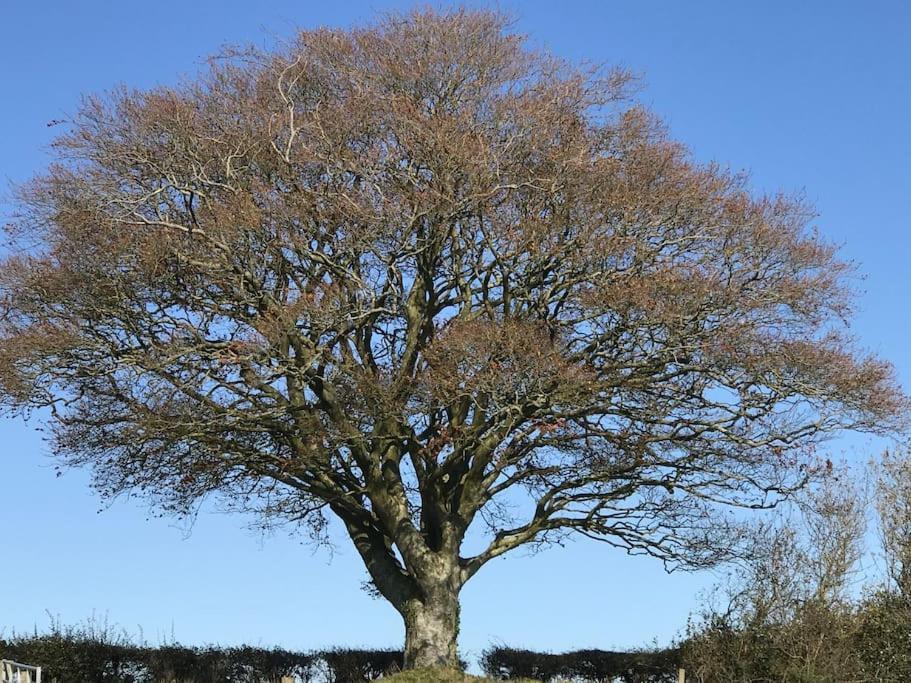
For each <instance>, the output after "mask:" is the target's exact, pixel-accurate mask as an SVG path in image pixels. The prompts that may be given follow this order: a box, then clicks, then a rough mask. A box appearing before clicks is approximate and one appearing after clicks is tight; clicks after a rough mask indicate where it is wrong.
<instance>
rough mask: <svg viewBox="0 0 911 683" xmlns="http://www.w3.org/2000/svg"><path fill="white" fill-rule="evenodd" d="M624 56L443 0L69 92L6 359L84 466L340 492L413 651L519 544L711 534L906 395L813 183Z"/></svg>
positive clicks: (438, 641)
mask: <svg viewBox="0 0 911 683" xmlns="http://www.w3.org/2000/svg"><path fill="white" fill-rule="evenodd" d="M629 84H630V78H629V76H628V74H626V73H624V72H623V71H610V70H604V69H600V70H598V69H595V70H588V69H583V68H580V67H577V66H574V65H572V64H568V63H565V62H564V61H561V60H560V59H557V58H556V57H553V56H551V55H548V54H546V53H542V52H539V51H532V50H530V49H528V48H527V47H526V45H525V43H524V41H523V39H522V37H521V36H518V35H514V34H512V33H510V31H509V28H508V24H507V22H505V21H504V19H503V18H502V17H501V16H499V15H498V14H496V13H492V12H485V11H481V12H468V11H453V12H446V13H437V12H432V11H427V12H414V13H411V14H407V15H400V16H392V17H389V18H386V19H383V20H381V21H378V22H377V23H375V24H373V25H369V26H365V27H361V28H356V29H352V30H346V31H340V30H331V29H320V30H315V31H305V32H302V33H300V34H299V36H298V37H297V38H296V40H294V41H293V42H291V43H290V44H289V45H287V46H285V47H283V48H281V49H280V50H278V51H275V52H270V53H262V52H258V51H255V50H247V51H239V52H234V53H232V54H228V55H224V56H222V58H220V59H217V60H214V61H213V63H212V66H211V69H210V70H209V71H208V72H207V74H206V75H205V76H203V77H201V78H199V79H197V80H194V81H192V82H188V83H186V84H184V85H182V86H180V87H172V88H157V89H154V90H149V91H135V90H129V89H122V90H119V91H117V92H114V93H112V94H110V95H108V96H105V97H98V98H89V99H87V100H86V101H85V104H84V106H83V107H82V108H81V110H80V111H79V113H78V115H76V116H75V117H74V118H73V120H72V121H71V124H70V130H69V131H68V132H66V133H64V134H63V135H62V137H60V139H59V140H58V141H57V142H56V145H55V147H56V150H57V153H58V155H59V160H58V162H57V163H55V164H54V165H53V166H51V167H50V168H49V169H48V170H47V172H46V173H45V174H44V175H42V176H41V177H39V178H37V179H36V180H34V181H33V182H31V183H30V184H28V185H26V186H25V187H23V188H22V189H21V193H20V194H21V200H22V202H21V211H20V213H19V215H18V217H17V218H16V220H15V221H14V224H13V225H12V226H11V227H10V236H11V240H10V244H11V246H12V248H13V249H14V251H13V253H12V254H11V255H10V256H9V257H8V258H7V259H6V260H5V261H4V262H3V264H2V275H0V278H2V282H0V292H2V303H0V315H2V323H0V345H2V348H0V387H2V390H3V391H2V392H0V393H2V395H3V396H4V398H5V400H6V401H7V403H8V404H9V405H10V406H12V407H15V408H18V409H22V410H25V409H28V408H32V407H38V406H44V407H50V409H51V414H52V415H53V418H54V425H55V427H54V430H55V431H54V443H55V447H56V451H57V452H58V453H59V456H60V457H61V459H62V461H63V462H64V463H66V464H69V465H72V466H89V467H91V468H93V470H94V475H95V481H96V482H97V486H98V488H99V490H100V491H101V492H102V493H103V494H104V495H108V496H110V495H115V494H117V493H118V492H122V491H127V490H131V491H136V492H139V493H141V494H145V495H147V496H149V497H151V498H152V499H153V500H154V501H156V502H157V503H159V504H160V505H162V506H163V507H164V509H166V510H168V511H173V512H178V513H179V512H182V511H186V510H188V509H191V508H192V507H193V506H194V505H195V503H196V502H197V501H198V500H200V499H201V498H202V497H203V496H206V495H207V494H214V493H218V494H220V495H221V499H222V500H223V501H225V502H226V503H227V504H229V505H233V506H236V507H237V508H241V509H255V510H259V511H260V512H262V513H264V514H265V515H267V516H268V517H269V518H271V519H275V520H286V521H289V522H293V523H300V524H305V525H309V526H310V528H311V529H312V530H313V531H314V532H315V533H321V531H322V529H323V528H324V523H325V519H326V517H325V515H326V514H329V513H331V514H334V515H336V516H337V517H338V518H339V519H340V520H341V521H342V522H343V523H344V526H345V528H346V529H347V531H348V533H349V534H350V536H351V539H352V540H353V542H354V545H355V547H356V548H357V551H358V552H359V553H360V555H361V557H362V558H363V560H364V562H365V564H366V566H367V569H368V571H369V573H370V576H371V578H372V581H373V583H374V584H375V586H376V589H377V590H378V591H379V593H381V594H382V595H383V596H384V597H385V598H387V599H388V600H389V601H390V602H391V603H392V604H393V605H394V606H395V607H396V609H397V610H398V611H399V612H400V613H401V614H402V616H403V618H404V621H405V628H406V645H405V649H406V662H407V664H408V665H409V666H419V665H420V666H424V665H433V664H449V665H452V664H455V663H456V662H457V661H458V660H457V653H456V635H457V630H458V619H459V602H458V595H459V590H460V589H461V587H462V586H463V585H464V584H465V582H466V581H467V580H468V579H469V578H470V577H472V576H473V575H474V574H475V573H476V572H477V571H478V570H479V569H480V568H481V567H482V566H484V564H486V563H487V562H489V561H491V560H492V559H494V558H495V557H497V556H500V555H503V554H504V553H506V552H508V551H510V550H513V549H514V548H517V547H520V546H523V545H526V544H531V543H546V542H550V541H554V540H558V539H560V538H561V537H563V536H564V535H566V534H570V533H577V534H582V535H584V536H588V537H591V538H595V539H598V540H601V541H605V542H607V543H608V544H610V545H612V546H616V547H618V548H622V549H624V550H626V551H629V552H635V553H648V554H650V555H653V556H655V557H657V558H660V559H661V560H663V561H665V562H666V563H667V565H668V566H669V567H671V568H673V567H701V566H707V565H711V564H713V563H715V562H717V561H719V560H720V559H723V558H725V557H726V556H727V555H728V553H729V551H730V549H731V548H733V547H735V540H736V539H735V538H734V537H733V534H732V532H734V531H735V530H736V525H735V523H734V521H733V520H732V517H733V516H732V514H731V512H730V511H731V507H732V506H739V507H763V506H770V505H774V504H775V502H776V501H777V500H778V499H780V498H781V497H782V496H786V495H787V494H788V493H789V492H791V491H793V490H794V489H796V488H799V487H800V486H802V485H803V484H804V483H805V482H806V481H807V480H808V479H809V478H810V477H812V476H813V474H814V473H815V472H818V471H820V470H821V469H824V467H825V464H824V462H821V458H820V457H819V456H817V455H816V453H815V452H814V447H815V445H816V444H817V443H818V442H819V441H820V440H821V439H823V438H825V437H826V436H827V435H829V434H831V433H832V432H833V431H836V430H839V429H845V428H848V429H860V430H881V431H888V430H891V429H894V428H895V427H896V426H897V424H898V422H899V419H900V417H901V415H902V413H903V412H904V408H905V399H904V398H903V396H902V395H901V393H900V391H899V390H898V389H897V388H896V386H895V383H894V381H893V378H892V371H891V369H890V367H889V366H888V364H886V363H884V362H881V361H879V360H877V359H875V358H873V357H870V356H867V355H865V354H864V353H862V352H860V351H858V350H857V349H855V348H854V346H853V345H852V342H851V340H850V339H849V338H848V337H847V336H846V334H845V333H844V332H843V330H841V328H842V323H841V321H842V320H844V319H846V318H847V317H848V316H849V314H850V307H851V293H850V291H849V287H848V285H847V279H846V278H847V277H848V276H849V275H850V267H849V266H848V265H846V264H844V263H842V262H841V261H840V260H839V259H838V258H837V255H836V254H835V250H834V249H833V248H832V247H831V246H829V245H827V244H826V243H825V242H824V241H822V240H821V239H819V238H818V237H817V236H816V235H815V234H814V233H813V232H812V231H811V230H809V229H808V224H809V221H811V220H812V213H811V211H810V209H809V208H808V207H807V206H806V205H805V204H804V202H802V201H801V200H800V199H794V198H789V197H786V196H771V197H764V196H763V197H756V196H753V195H752V194H751V193H750V192H749V191H748V189H747V187H746V182H745V179H744V178H742V177H741V176H739V175H735V174H731V173H729V172H726V171H724V170H723V169H720V168H718V167H716V166H713V165H707V166H706V165H699V164H696V163H694V162H693V161H692V160H690V158H689V157H688V154H687V152H686V150H685V149H684V148H683V147H682V146H681V145H680V144H678V143H676V142H674V141H673V140H671V139H669V138H668V136H667V135H666V133H665V131H664V130H663V128H662V126H661V125H660V124H659V123H658V122H657V121H656V120H655V118H654V117H653V116H651V115H650V114H649V113H648V112H647V111H645V110H644V109H643V108H641V107H639V106H636V105H635V103H634V102H632V101H631V100H630V95H629ZM469 527H472V528H473V529H477V531H478V534H482V533H484V534H486V538H487V541H486V543H487V545H486V547H485V548H484V549H483V550H481V551H480V552H478V553H477V554H473V555H470V556H463V555H462V554H461V553H460V548H461V546H462V541H463V539H464V538H465V535H466V532H467V531H468V529H469ZM472 533H474V531H473V532H472Z"/></svg>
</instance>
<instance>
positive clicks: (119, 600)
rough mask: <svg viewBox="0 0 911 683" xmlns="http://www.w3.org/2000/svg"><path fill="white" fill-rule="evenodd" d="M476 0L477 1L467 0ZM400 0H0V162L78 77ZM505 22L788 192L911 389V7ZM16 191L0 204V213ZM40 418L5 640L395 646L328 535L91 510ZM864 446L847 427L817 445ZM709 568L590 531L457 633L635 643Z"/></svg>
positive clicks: (702, 583)
mask: <svg viewBox="0 0 911 683" xmlns="http://www.w3.org/2000/svg"><path fill="white" fill-rule="evenodd" d="M472 4H483V3H469V5H472ZM408 5H409V3H392V2H380V1H373V2H359V1H356V0H347V1H346V2H333V3H327V2H306V1H304V0H299V1H298V2H288V1H284V0H281V1H279V0H276V1H273V2H261V3H252V2H239V1H234V0H221V1H219V2H214V1H209V0H205V1H199V2H176V1H175V0H158V1H157V2H155V3H140V2H114V1H113V0H111V1H110V2H102V1H100V0H81V2H78V3H68V2H48V1H47V0H43V1H42V0H32V1H30V2H25V1H24V0H8V1H7V2H5V3H4V7H3V13H2V21H0V92H2V93H3V96H4V97H3V106H2V107H0V141H2V146H0V149H2V157H0V177H2V179H3V180H4V181H12V182H15V181H21V180H24V179H26V178H28V177H29V176H30V175H31V174H33V173H35V172H37V171H39V170H40V169H41V168H42V166H43V165H45V164H46V163H47V162H48V159H49V156H48V155H47V153H46V149H45V148H46V145H47V143H48V142H49V141H50V139H51V136H52V135H53V129H49V128H47V126H46V123H47V122H48V121H50V120H52V119H56V118H62V117H63V116H65V115H66V114H67V113H68V112H71V111H73V110H74V108H75V106H76V104H77V102H78V98H79V96H80V94H81V93H87V92H93V91H99V90H104V89H106V88H109V87H111V86H113V85H115V84H117V83H120V82H124V83H127V84H129V85H133V86H140V87H144V86H151V85H154V84H157V83H173V82H175V81H176V80H177V79H178V78H179V77H180V76H182V75H187V74H192V73H193V72H194V71H195V70H197V69H198V68H199V67H200V64H201V61H202V59H203V58H204V57H205V56H206V55H207V54H210V53H211V52H213V51H215V50H217V49H218V47H219V46H220V45H222V44H224V43H238V42H250V41H253V42H256V43H258V44H260V45H264V44H265V45H268V44H269V43H270V42H272V41H273V40H274V39H275V38H276V37H278V38H280V37H284V36H288V35H290V34H291V33H292V32H293V30H294V28H295V26H300V27H312V26H317V25H335V26H345V25H350V24H352V23H358V22H362V21H366V20H369V19H370V17H371V16H373V15H374V14H375V13H376V12H377V11H382V10H385V9H389V8H395V7H407V6H408ZM497 6H498V7H500V8H501V9H505V10H507V11H512V12H513V13H514V14H515V15H516V17H517V28H518V30H520V31H522V32H525V33H528V34H530V36H531V40H532V42H533V44H535V45H539V46H544V47H547V48H550V49H552V50H553V51H555V52H556V53H558V54H560V55H562V56H565V57H569V58H572V59H589V60H593V61H598V62H608V63H620V64H623V65H625V66H627V67H630V68H632V69H633V70H635V71H636V72H639V73H641V74H642V75H643V76H644V89H643V91H642V93H641V99H642V100H643V101H644V102H645V103H646V104H647V105H649V106H650V107H652V108H653V109H654V110H655V111H656V112H657V113H658V114H660V115H661V116H662V117H663V118H664V119H665V121H666V122H667V123H668V125H669V126H670V129H671V131H672V133H673V134H674V136H676V137H677V138H679V139H681V140H683V141H684V142H686V143H687V144H688V145H689V146H690V147H691V148H692V149H693V152H694V155H695V156H696V157H697V158H699V159H702V160H717V161H719V162H721V163H722V164H726V165H729V166H731V167H732V168H734V169H746V170H748V171H749V172H750V173H751V174H752V178H753V185H754V187H755V188H756V189H757V190H760V191H776V190H779V189H784V190H789V191H790V190H796V191H804V192H805V193H806V195H807V196H808V197H809V199H810V200H811V201H813V202H814V203H815V204H816V206H817V208H818V210H819V213H820V217H819V220H818V224H819V227H820V230H821V231H822V232H823V233H824V234H825V235H826V236H828V237H829V238H830V239H832V240H834V241H836V242H838V243H840V244H844V247H843V254H844V256H845V257H846V258H849V259H853V260H856V261H857V262H858V263H859V264H860V266H861V270H862V272H864V273H865V274H866V276H867V277H866V280H865V281H864V282H863V283H862V285H861V289H862V290H863V294H862V296H861V298H860V310H859V313H858V315H857V317H856V319H855V324H854V326H853V329H854V332H855V334H856V335H857V336H858V338H859V339H860V340H861V342H862V343H863V344H864V345H865V346H867V347H868V348H870V349H873V350H874V351H876V352H878V353H880V354H881V355H883V356H885V357H887V358H889V359H891V360H892V361H893V362H894V363H895V365H896V366H897V368H898V371H899V375H900V378H901V379H902V381H903V384H904V385H905V386H906V387H911V349H909V343H908V331H909V329H911V325H909V322H911V312H909V308H908V306H907V297H908V295H909V294H911V267H909V265H908V255H909V251H911V231H909V218H908V216H909V212H908V210H907V206H906V205H907V201H908V199H909V198H911V171H909V160H911V131H909V122H911V56H909V55H911V52H909V50H908V47H907V40H908V35H909V33H911V6H909V5H908V4H907V3H904V2H900V1H898V0H896V1H894V2H888V1H868V2H864V3H861V2H843V1H842V2H840V1H827V2H826V1H822V0H816V1H813V2H800V3H795V2H789V1H784V0H775V1H765V2H761V3H760V2H749V3H748V2H740V3H732V2H721V1H718V2H715V1H712V2H709V1H705V0H701V1H695V2H671V1H670V0H667V1H666V2H654V1H648V2H629V1H626V2H617V1H614V0H602V1H600V2H595V1H591V2H582V1H577V2H561V3H557V2H521V3H520V2H518V1H516V0H512V1H508V2H507V1H503V2H500V3H498V5H497ZM8 211H9V205H8V204H5V205H3V206H2V207H0V213H2V214H7V213H8ZM39 427H40V420H38V419H34V420H32V421H31V422H30V423H29V424H28V425H25V424H23V423H22V421H19V420H12V421H0V544H2V548H0V557H2V558H3V559H2V561H0V635H2V634H3V632H4V631H3V629H5V632H6V633H9V632H10V631H11V630H12V629H16V630H24V629H30V628H31V627H32V626H33V625H37V626H38V627H39V628H41V627H43V626H46V625H47V623H48V618H47V615H46V613H45V611H49V612H50V613H52V614H54V615H59V616H60V617H61V618H62V619H63V620H64V621H67V622H73V621H78V620H81V619H84V618H86V617H88V616H90V615H91V614H92V613H93V612H95V613H96V614H107V615H108V617H109V619H110V620H111V621H114V622H117V623H119V624H121V625H122V626H124V627H125V628H126V629H128V630H129V631H131V632H133V633H137V632H139V631H140V630H141V632H142V634H143V635H144V637H145V638H147V639H149V640H151V641H153V642H157V641H159V640H161V639H162V638H170V637H171V635H172V634H173V636H174V637H176V638H177V639H179V640H181V641H183V642H187V643H205V642H218V643H222V644H237V643H242V642H249V643H253V644H257V643H261V644H266V645H272V644H278V645H282V646H285V647H290V648H300V649H310V648H316V647H322V646H328V645H352V646H356V645H369V646H373V645H376V646H380V645H398V644H399V642H400V639H401V636H402V627H401V625H400V621H399V618H398V616H397V614H396V613H395V612H394V611H393V609H392V608H391V607H389V606H388V605H386V604H385V603H384V602H381V601H377V600H374V599H372V598H370V597H369V596H368V595H367V594H366V593H364V592H363V591H362V590H361V589H360V588H359V586H360V584H361V582H362V581H363V580H364V579H365V578H366V573H365V571H364V570H363V569H362V567H361V566H360V563H359V560H358V559H357V557H356V555H355V553H354V551H353V549H352V548H350V547H349V545H348V544H347V541H346V539H345V538H344V537H342V536H337V544H336V547H335V549H334V550H333V551H331V552H330V551H327V550H325V549H320V550H314V549H313V548H310V547H308V546H307V545H305V544H302V543H301V542H299V541H296V540H294V539H292V538H289V537H288V536H287V535H284V534H281V533H278V534H274V535H271V536H266V537H264V536H262V535H259V534H257V533H254V532H251V531H249V530H246V529H245V528H244V520H242V519H238V518H237V517H232V516H226V515H220V514H216V513H214V512H211V511H208V512H204V514H202V515H201V516H200V518H199V519H198V521H197V523H196V525H195V526H194V528H193V529H192V533H190V534H187V533H186V531H185V530H184V529H181V528H178V527H176V526H174V524H173V522H172V521H169V520H167V519H160V518H157V517H154V516H152V515H150V513H149V511H148V510H147V509H146V508H145V507H144V506H143V504H142V503H141V502H137V501H129V500H122V501H117V502H115V503H114V504H113V505H112V506H110V507H109V508H108V509H106V510H104V511H102V512H100V513H99V512H98V511H99V508H100V507H101V503H100V501H99V500H98V499H97V498H96V497H95V496H94V494H93V493H92V492H91V491H90V490H89V488H88V487H87V481H88V477H87V476H86V474H85V473H79V472H73V473H68V474H66V475H65V476H63V477H60V478H57V477H55V475H54V471H53V468H52V463H51V462H50V461H49V459H48V458H47V456H46V455H45V449H44V446H43V444H42V441H41V435H40V433H38V432H37V431H36V429H37V428H39ZM830 446H831V448H832V450H833V452H834V453H835V454H836V455H840V454H841V453H843V452H845V453H848V454H849V456H850V457H854V458H865V457H866V451H867V450H869V449H875V448H876V447H877V446H876V445H875V444H872V443H870V442H868V441H866V440H865V439H863V438H846V439H842V440H839V441H835V442H833V443H832V444H830ZM712 580H713V577H712V576H711V575H708V574H689V575H687V574H679V575H676V574H675V575H670V576H669V575H666V574H665V573H664V572H663V570H662V568H661V566H660V564H658V563H656V562H654V561H651V560H648V559H643V558H627V557H625V556H623V555H622V554H619V553H618V552H617V551H614V550H612V549H610V548H608V547H606V546H602V545H599V544H596V543H592V542H578V543H574V544H571V545H569V546H568V547H566V548H563V549H560V548H557V549H553V550H549V551H545V552H543V553H540V554H537V555H532V556H529V555H522V554H519V555H514V556H512V557H507V558H505V559H502V560H498V561H496V562H494V563H492V564H491V565H490V566H489V567H487V568H485V570H483V571H482V572H481V573H480V574H479V575H478V576H476V577H475V578H474V579H473V580H472V582H470V583H469V584H468V586H467V587H466V588H465V591H464V593H463V605H464V615H463V622H462V630H461V634H462V635H461V645H462V648H463V650H464V652H465V654H466V655H467V656H468V657H469V658H473V657H474V656H476V655H477V654H478V653H479V652H480V650H481V649H482V648H483V647H485V646H486V645H488V644H489V643H491V642H502V643H509V644H515V645H522V646H528V647H533V648H550V649H555V650H559V649H564V648H576V647H588V646H590V647H605V648H607V647H632V646H637V645H643V644H647V643H648V642H649V641H651V640H652V639H657V640H658V641H659V642H667V641H668V640H669V639H671V638H672V637H673V636H674V635H675V634H676V633H678V632H679V630H680V629H681V628H683V626H684V625H685V622H686V617H687V614H688V613H689V611H690V610H691V609H693V608H694V606H695V605H696V598H695V594H696V592H697V591H698V590H700V589H701V588H704V587H706V586H707V585H709V584H710V583H711V582H712Z"/></svg>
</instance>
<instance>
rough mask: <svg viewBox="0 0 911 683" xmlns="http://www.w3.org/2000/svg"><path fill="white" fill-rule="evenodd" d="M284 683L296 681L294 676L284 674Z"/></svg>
mask: <svg viewBox="0 0 911 683" xmlns="http://www.w3.org/2000/svg"><path fill="white" fill-rule="evenodd" d="M282 683H294V677H293V676H282Z"/></svg>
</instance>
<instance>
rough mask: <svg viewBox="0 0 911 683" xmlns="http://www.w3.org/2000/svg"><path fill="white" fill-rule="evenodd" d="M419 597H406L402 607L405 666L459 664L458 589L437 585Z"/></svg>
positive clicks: (409, 667)
mask: <svg viewBox="0 0 911 683" xmlns="http://www.w3.org/2000/svg"><path fill="white" fill-rule="evenodd" d="M425 593H426V595H425V597H424V598H423V599H421V600H409V601H408V603H407V604H406V605H405V606H404V608H403V609H402V617H403V618H404V620H405V668H406V669H418V668H425V667H446V668H451V669H458V668H461V664H460V662H459V653H458V646H457V639H458V636H459V593H458V589H456V588H453V587H450V586H436V587H435V588H434V589H433V590H431V591H425Z"/></svg>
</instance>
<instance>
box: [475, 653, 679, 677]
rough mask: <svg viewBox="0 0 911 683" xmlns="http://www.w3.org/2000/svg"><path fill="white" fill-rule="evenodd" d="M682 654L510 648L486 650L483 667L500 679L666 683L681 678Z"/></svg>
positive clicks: (488, 673)
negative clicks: (545, 650)
mask: <svg viewBox="0 0 911 683" xmlns="http://www.w3.org/2000/svg"><path fill="white" fill-rule="evenodd" d="M678 661H679V652H678V651H677V650H674V649H665V650H641V651H634V652H611V651H609V650H576V651H574V652H565V653H562V654H552V653H548V652H533V651H531V650H520V649H515V648H509V647H496V648H491V649H489V650H486V651H485V652H484V654H483V656H482V658H481V666H482V667H483V669H484V671H485V672H486V673H487V675H489V676H493V677H494V678H499V679H510V680H512V679H516V678H535V679H539V680H544V681H547V680H551V679H557V678H569V679H574V680H579V681H595V682H599V681H614V680H619V681H623V682H624V683H664V681H674V680H676V676H677V667H678Z"/></svg>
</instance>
